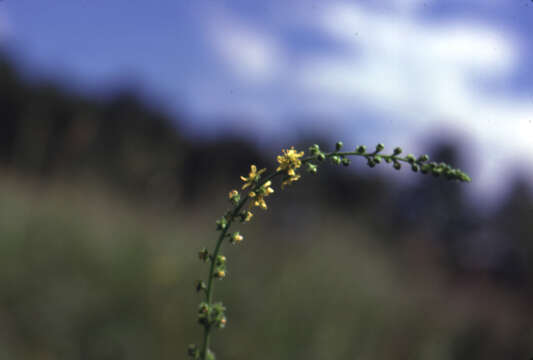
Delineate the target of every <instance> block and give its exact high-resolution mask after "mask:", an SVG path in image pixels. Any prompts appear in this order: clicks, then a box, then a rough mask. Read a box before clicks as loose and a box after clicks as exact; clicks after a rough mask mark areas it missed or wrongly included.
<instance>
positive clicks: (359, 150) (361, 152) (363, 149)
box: [355, 145, 366, 154]
mask: <svg viewBox="0 0 533 360" xmlns="http://www.w3.org/2000/svg"><path fill="white" fill-rule="evenodd" d="M355 151H357V152H358V153H359V154H364V153H365V152H366V146H364V145H359V146H358V147H357V148H356V149H355Z"/></svg>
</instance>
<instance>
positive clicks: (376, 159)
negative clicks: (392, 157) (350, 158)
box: [374, 155, 381, 164]
mask: <svg viewBox="0 0 533 360" xmlns="http://www.w3.org/2000/svg"><path fill="white" fill-rule="evenodd" d="M374 162H375V163H376V164H381V156H379V155H376V156H374Z"/></svg>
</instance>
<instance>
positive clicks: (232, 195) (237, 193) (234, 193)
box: [228, 190, 239, 200]
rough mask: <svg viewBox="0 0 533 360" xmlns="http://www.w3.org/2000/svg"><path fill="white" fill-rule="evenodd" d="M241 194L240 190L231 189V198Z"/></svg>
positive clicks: (229, 195)
mask: <svg viewBox="0 0 533 360" xmlns="http://www.w3.org/2000/svg"><path fill="white" fill-rule="evenodd" d="M237 195H239V192H238V191H237V190H231V191H230V192H229V194H228V197H229V199H230V200H231V199H233V198H234V197H235V196H237Z"/></svg>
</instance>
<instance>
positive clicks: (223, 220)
mask: <svg viewBox="0 0 533 360" xmlns="http://www.w3.org/2000/svg"><path fill="white" fill-rule="evenodd" d="M216 224H217V230H224V229H225V228H226V226H227V225H228V220H226V218H225V217H221V218H220V219H219V220H217V222H216Z"/></svg>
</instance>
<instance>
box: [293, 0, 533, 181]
mask: <svg viewBox="0 0 533 360" xmlns="http://www.w3.org/2000/svg"><path fill="white" fill-rule="evenodd" d="M416 3H417V2H416V1H415V2H412V3H411V2H410V1H407V2H406V4H407V5H409V6H411V5H413V6H415V5H416ZM316 26H317V27H318V28H319V29H320V30H322V31H323V32H324V33H325V34H327V35H329V36H330V37H331V38H332V39H334V40H336V41H338V42H340V43H341V44H343V45H344V51H342V52H337V53H317V54H315V55H314V56H312V57H309V58H307V59H304V60H303V61H302V63H301V64H300V66H299V71H298V72H297V80H296V81H297V83H298V84H299V85H300V86H301V87H302V88H303V89H305V91H306V92H309V93H311V94H313V95H314V97H315V99H317V101H316V102H313V104H314V105H315V106H317V107H320V106H321V105H324V106H327V107H328V108H332V107H333V106H332V102H334V104H335V105H336V106H337V109H338V113H340V112H341V111H344V112H349V111H350V109H358V108H360V107H361V106H364V107H365V108H366V109H367V110H370V111H374V112H375V113H376V114H381V115H382V116H383V117H385V118H394V119H397V120H398V119H400V121H402V124H403V126H402V127H403V128H404V129H405V131H406V132H409V131H412V132H415V133H418V134H420V130H421V129H424V130H425V131H426V130H427V131H428V132H429V131H430V130H431V128H432V127H435V126H436V127H440V128H442V127H443V126H447V127H449V128H450V129H455V130H457V131H460V132H461V133H464V134H465V135H466V136H467V137H471V138H472V139H473V141H474V142H475V143H477V145H478V148H477V151H479V152H481V153H485V154H491V156H493V154H494V151H493V149H494V148H495V146H496V147H497V148H498V149H500V150H501V151H502V152H501V153H499V154H498V156H499V157H500V160H502V161H503V160H506V161H507V162H509V160H510V159H514V158H516V156H517V154H527V155H528V156H530V157H531V156H533V125H532V124H531V123H530V120H533V103H532V102H531V101H530V100H528V99H524V98H522V99H520V98H518V99H517V98H516V97H510V96H509V97H504V96H502V95H494V94H493V93H491V92H489V91H487V90H484V89H483V87H482V86H480V84H482V83H483V82H486V81H496V82H497V81H504V80H505V79H506V78H507V77H508V76H509V75H510V74H511V72H512V70H513V68H514V67H515V65H516V61H517V59H518V58H519V55H520V54H519V51H520V48H519V46H518V44H517V43H516V42H514V40H513V38H512V37H511V36H509V34H506V33H503V32H501V31H496V30H494V29H493V28H491V27H490V26H489V25H486V24H485V25H484V24H481V23H476V22H472V21H466V20H463V21H454V22H447V23H442V22H441V23H422V22H420V20H419V19H418V18H416V17H414V16H411V13H409V12H399V13H398V12H395V13H378V12H374V11H370V10H368V9H366V8H363V7H359V6H356V5H354V4H352V3H337V4H333V3H328V4H327V5H326V6H324V8H323V11H322V12H321V15H320V16H319V17H318V18H317V19H316ZM320 99H322V100H323V101H324V103H326V102H327V104H321V103H320ZM502 143H507V144H509V145H508V146H501V144H502ZM493 164H494V163H492V165H491V163H489V162H487V163H486V164H485V165H483V166H481V168H480V172H479V174H478V175H480V179H478V181H477V184H478V189H479V190H488V189H491V188H492V189H494V185H495V184H496V182H497V181H498V179H499V176H498V174H495V173H494V171H495V170H496V169H495V168H494V165H493ZM504 167H505V166H503V167H502V168H499V171H502V169H503V168H504ZM503 171H505V170H503Z"/></svg>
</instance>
